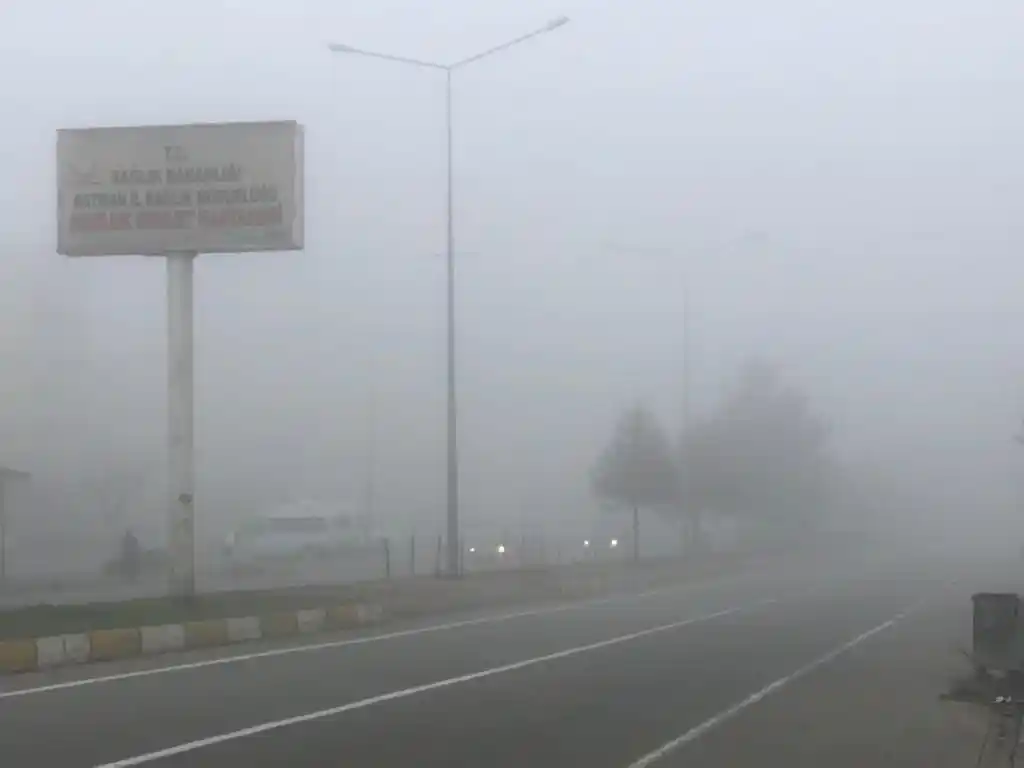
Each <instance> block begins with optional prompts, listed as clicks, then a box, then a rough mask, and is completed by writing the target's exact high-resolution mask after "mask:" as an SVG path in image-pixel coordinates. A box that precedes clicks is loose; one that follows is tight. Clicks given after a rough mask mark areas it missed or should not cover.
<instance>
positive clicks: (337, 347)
mask: <svg viewBox="0 0 1024 768" xmlns="http://www.w3.org/2000/svg"><path fill="white" fill-rule="evenodd" d="M561 14H565V15H568V16H570V17H571V18H572V23H571V24H570V25H569V26H567V27H565V28H563V29H560V30H558V31H557V32H555V33H553V34H551V35H546V36H543V37H541V38H539V39H537V40H534V41H532V42H530V43H529V44H526V45H524V46H522V47H520V48H517V49H515V50H513V51H509V52H506V53H504V54H502V55H501V56H496V57H495V58H493V59H490V60H487V61H484V62H481V63H479V64H477V65H475V66H474V67H472V68H469V69H467V70H465V71H463V72H460V73H459V74H458V76H457V80H456V86H455V88H456V90H455V120H456V124H455V141H456V149H455V153H456V154H455V168H456V194H457V203H456V217H457V243H458V245H457V247H458V250H459V269H460V272H459V302H460V303H459V322H460V343H461V345H462V346H461V355H462V358H461V361H460V375H461V378H460V385H461V394H462V398H463V399H462V403H463V415H464V420H463V430H462V437H463V449H464V457H465V464H464V481H465V484H464V491H465V503H466V509H467V514H468V515H471V514H483V513H484V512H485V511H486V512H491V511H493V513H494V514H502V515H506V514H519V512H520V511H522V509H523V508H529V509H551V508H557V509H565V508H573V505H576V507H580V506H582V505H585V504H586V503H587V488H586V477H585V472H586V469H587V468H588V466H589V464H590V462H591V460H592V458H593V455H594V454H595V453H596V452H597V450H599V448H600V444H601V442H602V441H603V440H604V439H605V437H606V436H607V434H608V432H609V430H610V428H611V424H612V422H613V420H614V417H615V415H616V413H617V411H618V410H619V409H620V408H621V407H622V406H623V405H625V404H627V403H629V402H630V401H632V400H634V399H636V398H644V399H646V400H647V401H649V402H650V403H652V404H653V405H654V406H655V407H656V408H657V409H658V411H659V413H660V414H661V415H662V417H663V418H664V419H665V420H666V422H667V423H668V424H669V425H671V426H672V427H673V428H674V427H675V424H676V421H675V420H676V419H677V417H678V401H679V389H680V385H679V380H680V371H681V369H682V356H681V349H680V336H681V333H680V331H681V324H680V323H681V318H680V311H681V291H680V285H681V284H682V281H683V279H684V276H686V278H687V279H688V280H689V282H690V285H691V289H690V290H691V293H692V295H693V315H694V332H693V337H694V362H693V375H694V387H695V403H696V407H697V409H698V410H706V409H708V408H710V407H711V406H712V405H713V404H714V402H715V400H716V398H717V397H718V395H719V393H720V390H721V388H722V385H723V383H724V382H726V380H727V378H728V377H729V376H730V375H731V373H732V371H733V370H734V369H735V367H736V365H737V364H738V363H739V362H740V361H741V360H742V359H743V358H744V357H746V356H747V355H749V354H751V353H758V354H761V355H763V356H766V357H769V358H772V359H775V360H778V361H779V362H780V363H781V364H782V365H783V367H784V370H785V371H786V372H787V373H788V374H789V375H790V376H792V377H793V378H794V379H795V380H796V381H797V382H799V383H801V384H802V385H803V386H805V387H806V388H807V389H808V390H809V392H810V394H811V395H812V397H814V398H815V400H816V401H817V402H818V403H819V405H820V407H821V409H822V410H823V411H824V412H825V413H826V415H827V417H828V418H829V419H830V421H831V422H832V423H833V424H834V426H835V427H836V438H837V444H838V445H839V447H840V448H841V449H842V451H843V452H844V453H846V454H849V455H854V456H862V455H865V454H869V455H870V457H871V458H872V459H873V460H877V461H880V462H883V463H886V464H888V465H890V466H896V467H903V466H904V465H906V466H907V467H908V470H907V471H908V472H909V473H910V474H909V475H908V476H914V477H918V476H919V477H920V485H921V486H922V488H924V489H927V491H928V492H929V493H930V494H932V495H935V496H938V497H941V498H942V499H943V500H945V502H946V503H948V504H949V505H950V506H951V507H953V508H955V509H957V510H962V509H963V508H964V507H965V506H967V505H969V504H973V503H975V502H976V501H977V500H978V499H979V498H982V497H984V498H985V499H986V501H985V502H984V503H986V504H989V505H991V506H992V507H993V508H999V509H1001V512H1000V514H1002V513H1005V512H1006V507H1005V504H1006V503H1008V500H1009V499H1012V493H1014V492H1015V491H1014V483H1015V482H1016V477H1019V476H1020V475H1021V466H1022V462H1024V457H1022V456H1020V455H1018V453H1017V452H1015V451H1014V449H1013V447H1012V445H1011V444H1010V440H1009V435H1010V433H1011V432H1012V430H1013V429H1014V428H1015V425H1016V422H1017V421H1018V417H1019V416H1021V415H1022V412H1024V389H1022V386H1021V383H1022V376H1024V356H1022V351H1024V349H1022V348H1024V341H1022V336H1021V330H1020V329H1021V327H1022V324H1021V320H1022V312H1021V310H1020V302H1021V288H1022V286H1024V260H1022V259H1021V258H1020V256H1019V252H1020V251H1021V249H1022V246H1024V224H1022V219H1021V218H1020V216H1019V213H1018V210H1017V209H1018V206H1019V201H1020V200H1021V198H1022V192H1024V155H1022V153H1021V152H1020V149H1019V142H1020V136H1022V135H1024V107H1022V106H1021V104H1020V100H1019V99H1016V98H1014V95H1015V94H1016V93H1017V92H1018V91H1019V88H1020V85H1021V82H1022V80H1024V48H1022V47H1021V46H1020V45H1019V32H1020V30H1021V28H1022V26H1021V25H1022V23H1024V6H1021V4H1020V3H1019V2H1017V1H1016V0H927V1H925V0H902V2H899V3H893V2H883V1H882V0H862V2H859V3H841V4H840V3H833V2H822V1H815V0H776V1H775V2H772V3H765V2H762V1H761V0H715V1H714V2H710V1H706V0H698V1H696V2H686V3H676V2H669V1H668V0H662V1H661V2H656V1H655V0H631V1H630V2H625V1H624V0H589V2H588V1H585V0H562V1H561V2H558V1H557V0H517V2H515V3H512V2H497V1H496V0H481V1H480V2H477V3H466V2H456V1H455V0H435V2H431V3H429V4H428V3H422V2H416V1H414V0H404V1H400V0H373V2H369V1H368V0H362V2H354V1H351V0H349V1H342V2H339V1H337V0H333V1H332V2H326V0H325V1H324V2H313V0H305V1H303V0H290V1H289V2H276V1H271V0H236V1H235V2H227V0H222V1H220V2H218V1H217V0H179V1H178V2H176V3H174V4H173V8H168V9H166V10H165V9H164V7H163V6H161V7H160V8H157V7H156V6H154V7H153V8H152V9H150V8H149V7H148V6H145V5H140V4H138V3H136V2H130V1H129V0H95V1H94V2H92V3H78V2H73V1H72V0H36V2H33V3H8V4H6V5H5V6H4V7H3V8H2V9H0V65H2V67H3V70H4V71H5V72H7V73H8V75H9V76H8V77H6V78H5V79H4V85H3V99H4V102H5V109H4V114H5V122H4V124H3V126H2V128H0V137H2V141H3V143H4V146H5V149H6V152H5V153H4V155H5V170H6V178H7V180H8V181H7V183H6V184H4V185H2V186H0V232H3V240H4V253H5V256H4V258H3V259H2V260H0V313H2V315H3V319H2V321H0V327H5V335H4V336H3V337H0V338H6V337H8V336H9V337H12V340H11V341H9V342H7V343H6V347H7V349H0V354H3V355H8V356H9V358H8V359H11V360H18V361H20V362H19V363H18V370H28V369H29V368H30V367H31V366H29V364H28V363H26V362H24V361H25V358H26V353H25V352H24V340H25V337H31V339H32V340H33V341H34V343H35V344H36V345H37V346H36V352H35V353H34V359H35V360H36V362H35V363H33V364H32V366H34V367H31V370H32V373H31V375H27V374H26V375H25V376H24V378H25V379H27V380H28V381H21V382H20V383H16V384H8V385H7V388H8V389H10V390H12V391H13V393H12V394H9V395H6V396H5V397H6V402H10V403H14V402H18V403H20V405H17V406H12V407H11V408H9V409H8V413H7V414H3V409H2V408H0V423H4V419H6V423H8V424H9V425H11V426H10V427H9V428H10V429H12V430H14V434H18V435H22V440H21V441H20V442H19V443H18V444H17V445H15V446H13V447H12V448H10V449H7V450H8V453H9V454H12V455H13V457H14V459H13V460H18V461H21V462H23V463H24V462H28V463H31V464H33V466H38V465H40V464H43V463H45V462H46V461H51V462H53V461H56V459H55V458H54V457H55V456H58V455H60V456H62V457H63V458H62V459H60V461H63V462H67V463H70V464H74V465H75V466H81V465H85V464H88V465H90V466H93V465H95V466H96V467H103V466H121V465H124V464H126V463H132V462H136V463H142V464H145V465H146V466H151V467H152V468H153V469H152V472H153V473H154V474H156V475H159V473H160V472H161V469H160V467H161V461H162V459H161V458H160V445H161V442H160V441H161V439H162V438H161V436H162V434H163V424H164V421H163V419H164V416H163V405H164V391H163V365H164V363H163V360H164V335H163V327H164V303H163V302H164V294H163V271H162V265H161V264H160V263H159V262H158V261H155V260H146V259H142V258H111V259H92V260H88V261H79V262H74V263H68V262H66V261H63V260H62V259H61V258H60V257H57V256H56V255H54V253H53V251H54V243H55V232H54V231H53V229H54V228H53V220H54V214H53V210H54V194H53V177H54V164H53V149H54V131H55V130H56V129H57V128H58V127H78V126H87V125H117V124H136V123H168V122H198V121H220V120H225V121H230V120H248V119H296V120H299V121H300V122H302V123H303V124H305V126H306V131H307V163H308V167H307V176H308V183H307V199H308V203H307V205H308V216H307V249H306V251H305V252H304V253H290V254H259V255H246V256H211V257H204V258H203V259H202V260H201V262H200V264H199V268H198V270H197V280H198V282H197V333H198V345H199V346H198V351H197V355H198V358H197V365H198V379H197V386H198V387H199V390H198V408H199V411H198V416H197V418H198V422H199V424H198V426H199V440H200V443H199V448H198V450H199V461H200V472H201V475H200V481H201V491H202V490H205V491H206V494H207V496H206V498H207V499H213V500H214V501H211V502H209V506H208V509H209V507H216V508H217V509H222V508H223V509H227V508H229V507H231V506H232V505H241V506H244V505H246V504H252V503H256V502H257V501H258V500H261V499H274V498H276V497H277V496H282V495H287V494H289V493H292V492H294V493H311V494H317V493H331V492H339V493H341V492H357V489H358V483H359V478H360V477H361V474H360V473H361V472H362V467H361V465H360V462H361V461H363V457H364V454H365V445H366V440H365V434H366V431H367V421H368V419H367V418H366V416H365V413H366V404H367V403H368V402H369V400H370V395H369V392H370V390H371V389H372V390H374V391H375V394H374V395H373V398H372V399H373V401H374V403H375V407H374V409H373V410H374V413H375V414H376V419H375V422H376V433H377V435H378V437H377V445H378V462H379V471H380V475H381V485H382V490H381V497H382V498H381V504H382V505H383V506H388V507H391V508H393V509H399V508H400V509H403V510H406V509H408V510H412V509H415V510H416V511H415V513H412V512H410V514H416V515H421V516H423V518H424V519H431V520H432V519H433V518H432V517H431V516H436V515H438V514H440V509H441V502H442V499H441V492H442V481H443V476H442V458H443V457H442V454H441V451H440V449H441V448H442V447H443V443H442V438H443V431H442V428H443V406H444V400H443V397H444V390H443V383H444V382H443V373H444V369H443V350H444V347H443V342H444V336H443V324H442V323H443V271H442V270H443V262H442V261H441V259H440V258H439V257H438V256H437V254H439V253H440V252H441V251H442V250H443V247H444V221H443V202H444V196H443V169H444V165H443V162H444V157H443V154H442V150H443V141H444V136H443V122H442V118H443V112H442V110H443V91H442V82H441V79H440V77H438V76H437V74H436V73H430V72H419V71H415V70H412V69H408V68H404V67H401V66H393V65H389V64H387V63H384V62H378V61H372V60H367V59H361V58H359V57H355V56H332V55H331V54H329V53H328V52H327V51H326V49H325V47H324V44H325V43H326V42H328V41H339V42H346V43H349V44H352V45H356V46H360V47H364V48H370V49H377V50H383V51H388V52H395V53H401V54H404V55H409V56H415V57H421V58H428V59H438V60H452V59H457V58H460V57H462V56H464V55H467V54H470V53H473V52H475V51H476V50H478V49H482V48H486V47H488V46H490V45H492V44H495V43H498V42H501V41H502V40H504V39H507V38H509V37H514V36H515V35H517V34H519V33H521V32H523V31H527V30H529V29H530V28H532V27H535V26H538V25H540V24H543V23H544V22H545V21H547V20H548V19H550V18H552V17H554V16H558V15H561ZM55 19H59V20H60V23H56V21H55ZM19 76H21V77H20V78H19ZM633 249H660V250H661V252H662V255H655V254H653V253H646V254H638V253H636V252H635V251H634V250H633ZM58 310H59V311H58ZM60 317H63V318H64V319H63V320H61V319H60ZM26 318H29V319H26ZM12 329H14V330H12ZM58 329H59V330H58ZM26 330H27V331H28V333H27V334H25V333H22V334H20V336H19V332H20V331H26ZM58 337H59V340H60V344H58ZM19 338H20V339H21V340H20V341H19ZM19 355H20V356H19ZM58 359H61V360H63V361H64V362H63V363H61V365H64V368H60V369H59V370H60V371H61V374H60V375H59V376H55V375H54V374H53V370H54V367H55V366H56V365H57V364H56V363H55V361H56V360H58ZM39 361H42V362H39ZM22 363H24V365H25V367H24V368H22ZM4 370H7V366H4ZM19 398H20V399H19ZM57 398H60V399H61V400H62V401H64V402H65V405H63V406H61V407H62V408H63V409H64V410H60V409H59V408H56V407H51V406H50V405H48V404H51V403H52V402H55V401H56V400H55V399H57ZM26 404H27V405H26ZM55 414H64V416H59V415H55ZM40 419H44V420H45V419H49V421H40ZM40 424H45V427H40V426H39V425H40ZM56 434H62V435H64V437H63V438H61V439H57V438H54V437H53V436H54V435H56ZM40 435H43V436H44V437H40ZM68 435H72V437H68ZM84 435H90V437H88V438H86V437H84ZM51 438H53V440H54V441H56V444H53V442H52V441H51V440H50V439H51ZM97 440H99V441H100V443H101V444H102V446H103V447H102V450H97V449H96V448H95V445H96V444H97V443H96V441H97ZM84 446H92V447H91V448H86V447H84ZM83 456H84V457H85V458H82V457H83ZM274 467H277V468H278V471H277V472H276V473H275V472H273V471H272V468H274ZM96 471H100V470H98V469H97V470H96ZM914 473H918V474H914ZM1014 473H1016V476H1015V474H1014ZM275 476H276V477H275ZM914 482H917V481H916V480H915V481H914ZM286 486H287V487H286ZM295 486H299V487H295ZM353 489H355V490H353ZM253 500H256V501H253ZM978 503H982V502H978ZM1000 505H1003V506H1002V507H1000ZM154 514H155V515H157V516H158V515H159V512H158V511H157V512H155V513H154ZM210 514H213V513H212V512H211V513H210ZM225 514H226V513H225ZM158 522H159V521H158V520H157V523H158Z"/></svg>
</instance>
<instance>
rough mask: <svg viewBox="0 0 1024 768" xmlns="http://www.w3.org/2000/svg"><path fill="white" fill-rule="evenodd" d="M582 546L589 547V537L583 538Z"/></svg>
mask: <svg viewBox="0 0 1024 768" xmlns="http://www.w3.org/2000/svg"><path fill="white" fill-rule="evenodd" d="M583 546H584V547H589V546H590V539H584V540H583Z"/></svg>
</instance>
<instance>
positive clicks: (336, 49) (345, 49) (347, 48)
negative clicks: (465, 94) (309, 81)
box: [327, 43, 449, 69]
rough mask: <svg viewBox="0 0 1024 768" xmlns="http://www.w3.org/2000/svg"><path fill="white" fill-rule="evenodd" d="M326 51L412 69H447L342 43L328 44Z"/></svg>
mask: <svg viewBox="0 0 1024 768" xmlns="http://www.w3.org/2000/svg"><path fill="white" fill-rule="evenodd" d="M327 48H328V50H330V51H331V53H349V54H354V55H356V56H369V57H370V58H373V59H383V60H384V61H393V62H396V63H398V64H408V65H410V66H413V67H425V68H427V69H449V67H446V66H445V65H444V64H438V63H437V62H436V61H423V60H422V59H413V58H410V57H409V56H395V55H393V54H390V53H380V52H379V51H367V50H364V49H363V48H354V47H352V46H351V45H345V44H344V43H328V45H327Z"/></svg>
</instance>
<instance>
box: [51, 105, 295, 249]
mask: <svg viewBox="0 0 1024 768" xmlns="http://www.w3.org/2000/svg"><path fill="white" fill-rule="evenodd" d="M57 194H58V198H57V199H58V202H57V220H58V237H57V252H58V253H60V254H63V255H65V256H107V255H110V256H114V255H122V254H125V255H127V254H142V255H155V256H162V255H166V254H168V253H174V252H195V253H238V252H244V251H284V250H297V249H301V248H302V247H303V236H304V232H303V206H302V204H303V134H302V126H300V125H299V124H298V123H295V122H292V121H287V122H265V123H221V124H205V125H203V124H201V125H173V126H151V127H139V128H85V129H69V130H61V131H58V132H57Z"/></svg>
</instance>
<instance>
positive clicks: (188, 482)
mask: <svg viewBox="0 0 1024 768" xmlns="http://www.w3.org/2000/svg"><path fill="white" fill-rule="evenodd" d="M196 255H197V254H196V253H195V252H188V251H186V252H176V253H168V254H167V255H166V260H167V406H168V407H167V496H168V509H167V523H168V541H169V547H168V550H169V551H168V554H169V555H170V585H169V586H170V592H171V594H172V595H175V596H178V597H191V596H193V595H195V591H196V573H195V506H194V499H193V497H194V493H195V455H194V435H193V432H194V429H193V426H194V421H193V413H194V407H193V387H194V349H193V307H192V282H193V281H192V278H193V270H194V266H195V258H196Z"/></svg>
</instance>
